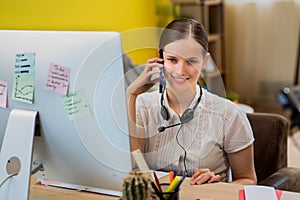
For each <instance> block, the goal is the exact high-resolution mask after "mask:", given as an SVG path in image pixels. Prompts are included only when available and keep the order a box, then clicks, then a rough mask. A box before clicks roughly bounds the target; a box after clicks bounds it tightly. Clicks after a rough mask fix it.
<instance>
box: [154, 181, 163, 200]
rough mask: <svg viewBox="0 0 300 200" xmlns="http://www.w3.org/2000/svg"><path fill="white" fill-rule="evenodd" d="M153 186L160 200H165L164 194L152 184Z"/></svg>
mask: <svg viewBox="0 0 300 200" xmlns="http://www.w3.org/2000/svg"><path fill="white" fill-rule="evenodd" d="M151 186H152V188H153V189H154V191H155V193H156V195H157V196H158V197H159V199H163V198H164V197H163V196H162V193H161V192H160V191H159V190H158V189H157V187H156V185H155V183H153V182H151Z"/></svg>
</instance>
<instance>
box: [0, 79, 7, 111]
mask: <svg viewBox="0 0 300 200" xmlns="http://www.w3.org/2000/svg"><path fill="white" fill-rule="evenodd" d="M0 107H3V108H7V83H6V82H4V81H0Z"/></svg>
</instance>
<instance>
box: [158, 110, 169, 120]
mask: <svg viewBox="0 0 300 200" xmlns="http://www.w3.org/2000/svg"><path fill="white" fill-rule="evenodd" d="M160 114H161V116H162V118H163V119H164V120H166V121H168V120H169V118H170V116H169V112H168V110H167V108H166V107H165V106H161V108H160Z"/></svg>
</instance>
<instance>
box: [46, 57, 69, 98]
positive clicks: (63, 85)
mask: <svg viewBox="0 0 300 200" xmlns="http://www.w3.org/2000/svg"><path fill="white" fill-rule="evenodd" d="M70 74H71V68H69V67H64V66H61V65H57V64H53V63H50V66H49V72H48V78H47V82H46V87H45V88H46V89H47V90H51V91H53V92H57V93H60V94H62V95H67V94H68V89H69V83H70Z"/></svg>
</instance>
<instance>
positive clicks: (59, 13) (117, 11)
mask: <svg viewBox="0 0 300 200" xmlns="http://www.w3.org/2000/svg"><path fill="white" fill-rule="evenodd" d="M159 2H165V3H166V0H163V1H158V0H127V1H125V0H27V1H20V0H0V29H18V30H20V29H25V30H92V31H93V30H112V31H118V32H123V31H128V30H133V29H136V28H143V27H155V26H158V25H161V23H160V22H161V20H160V19H161V16H159V13H158V12H157V11H158V9H157V8H158V4H159ZM141 37H143V36H141ZM143 38H144V39H147V38H145V37H143ZM123 42H124V40H123ZM127 42H129V43H130V41H126V42H125V43H123V46H126V43H127ZM147 52H148V50H147ZM133 57H134V56H133ZM143 57H144V58H143ZM146 57H149V55H148V53H146V54H140V55H138V56H135V58H134V60H135V61H136V62H137V63H139V62H144V60H145V59H146Z"/></svg>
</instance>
